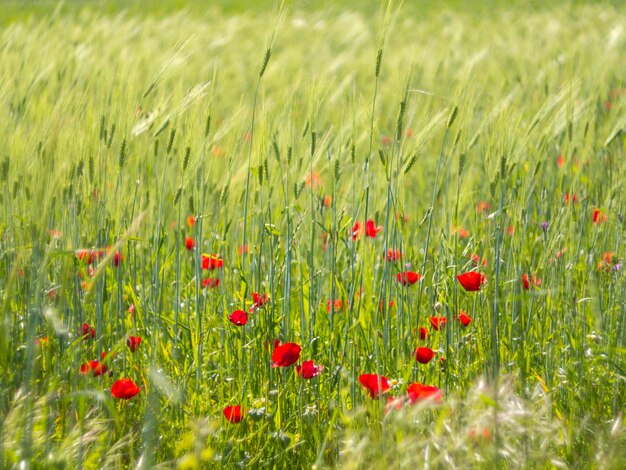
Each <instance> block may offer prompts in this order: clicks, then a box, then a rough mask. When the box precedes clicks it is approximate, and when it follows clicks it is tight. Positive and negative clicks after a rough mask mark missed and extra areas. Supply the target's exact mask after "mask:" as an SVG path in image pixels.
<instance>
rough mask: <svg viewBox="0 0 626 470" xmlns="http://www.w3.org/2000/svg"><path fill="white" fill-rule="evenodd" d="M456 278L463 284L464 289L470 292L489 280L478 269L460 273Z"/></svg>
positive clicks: (478, 288)
mask: <svg viewBox="0 0 626 470" xmlns="http://www.w3.org/2000/svg"><path fill="white" fill-rule="evenodd" d="M456 278H457V279H458V280H459V282H460V283H461V285H462V286H463V289H465V290H466V291H468V292H474V291H477V290H480V286H482V285H483V284H484V283H485V282H486V281H487V278H486V277H485V276H484V275H482V274H480V273H479V272H476V271H469V272H466V273H463V274H459V275H457V277H456Z"/></svg>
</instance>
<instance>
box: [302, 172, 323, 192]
mask: <svg viewBox="0 0 626 470" xmlns="http://www.w3.org/2000/svg"><path fill="white" fill-rule="evenodd" d="M305 183H306V185H307V186H308V187H312V188H313V189H316V188H317V187H318V186H319V185H320V184H321V183H322V178H321V176H320V174H319V173H317V172H315V171H313V172H311V173H309V174H308V175H306V179H305Z"/></svg>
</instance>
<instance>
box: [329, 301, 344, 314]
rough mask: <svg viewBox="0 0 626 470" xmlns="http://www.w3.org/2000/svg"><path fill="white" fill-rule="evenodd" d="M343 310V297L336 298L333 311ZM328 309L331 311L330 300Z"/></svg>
mask: <svg viewBox="0 0 626 470" xmlns="http://www.w3.org/2000/svg"><path fill="white" fill-rule="evenodd" d="M341 310H343V302H342V301H341V299H335V300H334V301H333V312H338V311H341ZM326 311H327V312H328V313H330V300H328V301H326Z"/></svg>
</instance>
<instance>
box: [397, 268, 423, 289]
mask: <svg viewBox="0 0 626 470" xmlns="http://www.w3.org/2000/svg"><path fill="white" fill-rule="evenodd" d="M396 277H397V278H398V282H399V283H400V284H402V285H403V286H412V285H413V284H415V283H416V282H417V281H419V280H420V279H421V278H422V276H420V275H419V274H418V273H415V272H413V271H405V272H403V273H398V274H397V276H396Z"/></svg>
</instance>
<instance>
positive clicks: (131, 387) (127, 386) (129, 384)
mask: <svg viewBox="0 0 626 470" xmlns="http://www.w3.org/2000/svg"><path fill="white" fill-rule="evenodd" d="M140 391H141V389H140V388H139V387H138V386H137V384H135V382H133V381H132V380H131V379H120V380H118V381H117V382H115V383H114V384H113V386H112V387H111V395H113V396H114V397H115V398H120V399H122V400H130V399H131V398H133V397H134V396H135V395H137V394H138V393H139V392H140Z"/></svg>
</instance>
